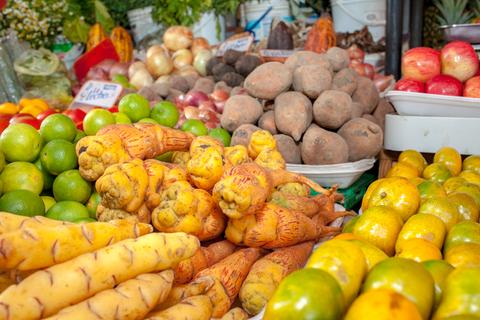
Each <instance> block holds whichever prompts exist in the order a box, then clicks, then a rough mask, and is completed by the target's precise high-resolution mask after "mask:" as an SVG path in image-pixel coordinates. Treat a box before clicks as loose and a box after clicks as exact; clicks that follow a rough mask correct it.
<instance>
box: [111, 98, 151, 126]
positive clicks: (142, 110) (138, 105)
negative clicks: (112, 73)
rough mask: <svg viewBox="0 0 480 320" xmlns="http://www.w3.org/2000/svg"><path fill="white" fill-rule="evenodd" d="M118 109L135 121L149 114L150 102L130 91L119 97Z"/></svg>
mask: <svg viewBox="0 0 480 320" xmlns="http://www.w3.org/2000/svg"><path fill="white" fill-rule="evenodd" d="M118 111H119V112H122V113H125V114H126V115H127V116H128V117H129V118H130V120H132V122H137V121H139V120H141V119H143V118H148V117H149V116H150V103H149V102H148V100H147V99H146V98H145V97H143V96H142V95H140V94H138V93H130V94H127V95H125V96H124V97H123V98H122V99H120V102H119V103H118Z"/></svg>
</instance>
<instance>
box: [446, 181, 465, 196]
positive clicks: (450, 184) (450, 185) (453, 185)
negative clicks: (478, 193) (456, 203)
mask: <svg viewBox="0 0 480 320" xmlns="http://www.w3.org/2000/svg"><path fill="white" fill-rule="evenodd" d="M466 183H467V180H465V179H463V178H462V177H451V178H448V179H447V181H445V182H444V183H443V189H445V191H446V192H447V194H450V193H453V192H455V190H457V189H458V188H459V187H460V186H463V185H464V184H466Z"/></svg>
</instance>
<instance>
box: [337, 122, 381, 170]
mask: <svg viewBox="0 0 480 320" xmlns="http://www.w3.org/2000/svg"><path fill="white" fill-rule="evenodd" d="M338 134H339V135H340V136H342V137H343V138H344V139H345V141H346V142H347V144H348V150H349V156H348V160H350V161H358V160H361V159H367V158H373V157H375V156H376V155H377V154H378V153H379V152H380V150H382V147H383V131H382V128H380V126H379V125H377V124H375V123H373V122H371V121H369V120H367V119H364V118H356V119H352V120H350V121H348V122H347V123H345V124H344V125H343V126H342V128H340V130H338Z"/></svg>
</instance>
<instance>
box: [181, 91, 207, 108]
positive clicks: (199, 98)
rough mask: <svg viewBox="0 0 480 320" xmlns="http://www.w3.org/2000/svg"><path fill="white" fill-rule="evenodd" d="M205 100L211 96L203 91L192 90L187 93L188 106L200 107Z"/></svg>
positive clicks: (186, 101)
mask: <svg viewBox="0 0 480 320" xmlns="http://www.w3.org/2000/svg"><path fill="white" fill-rule="evenodd" d="M204 101H209V98H208V96H207V94H206V93H204V92H202V91H190V92H188V93H187V94H186V95H185V103H186V104H187V105H188V106H193V107H198V106H199V105H200V103H201V102H204Z"/></svg>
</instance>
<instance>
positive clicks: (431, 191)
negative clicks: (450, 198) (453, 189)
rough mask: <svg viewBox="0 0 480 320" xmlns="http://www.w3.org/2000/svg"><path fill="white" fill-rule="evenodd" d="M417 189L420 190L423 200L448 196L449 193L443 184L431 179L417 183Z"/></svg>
mask: <svg viewBox="0 0 480 320" xmlns="http://www.w3.org/2000/svg"><path fill="white" fill-rule="evenodd" d="M417 189H418V191H419V192H420V199H421V202H424V201H425V200H427V199H431V198H436V197H446V196H447V193H446V192H445V190H444V189H443V187H442V185H441V184H439V183H438V182H435V181H431V180H425V181H424V182H422V183H420V184H419V185H417Z"/></svg>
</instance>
